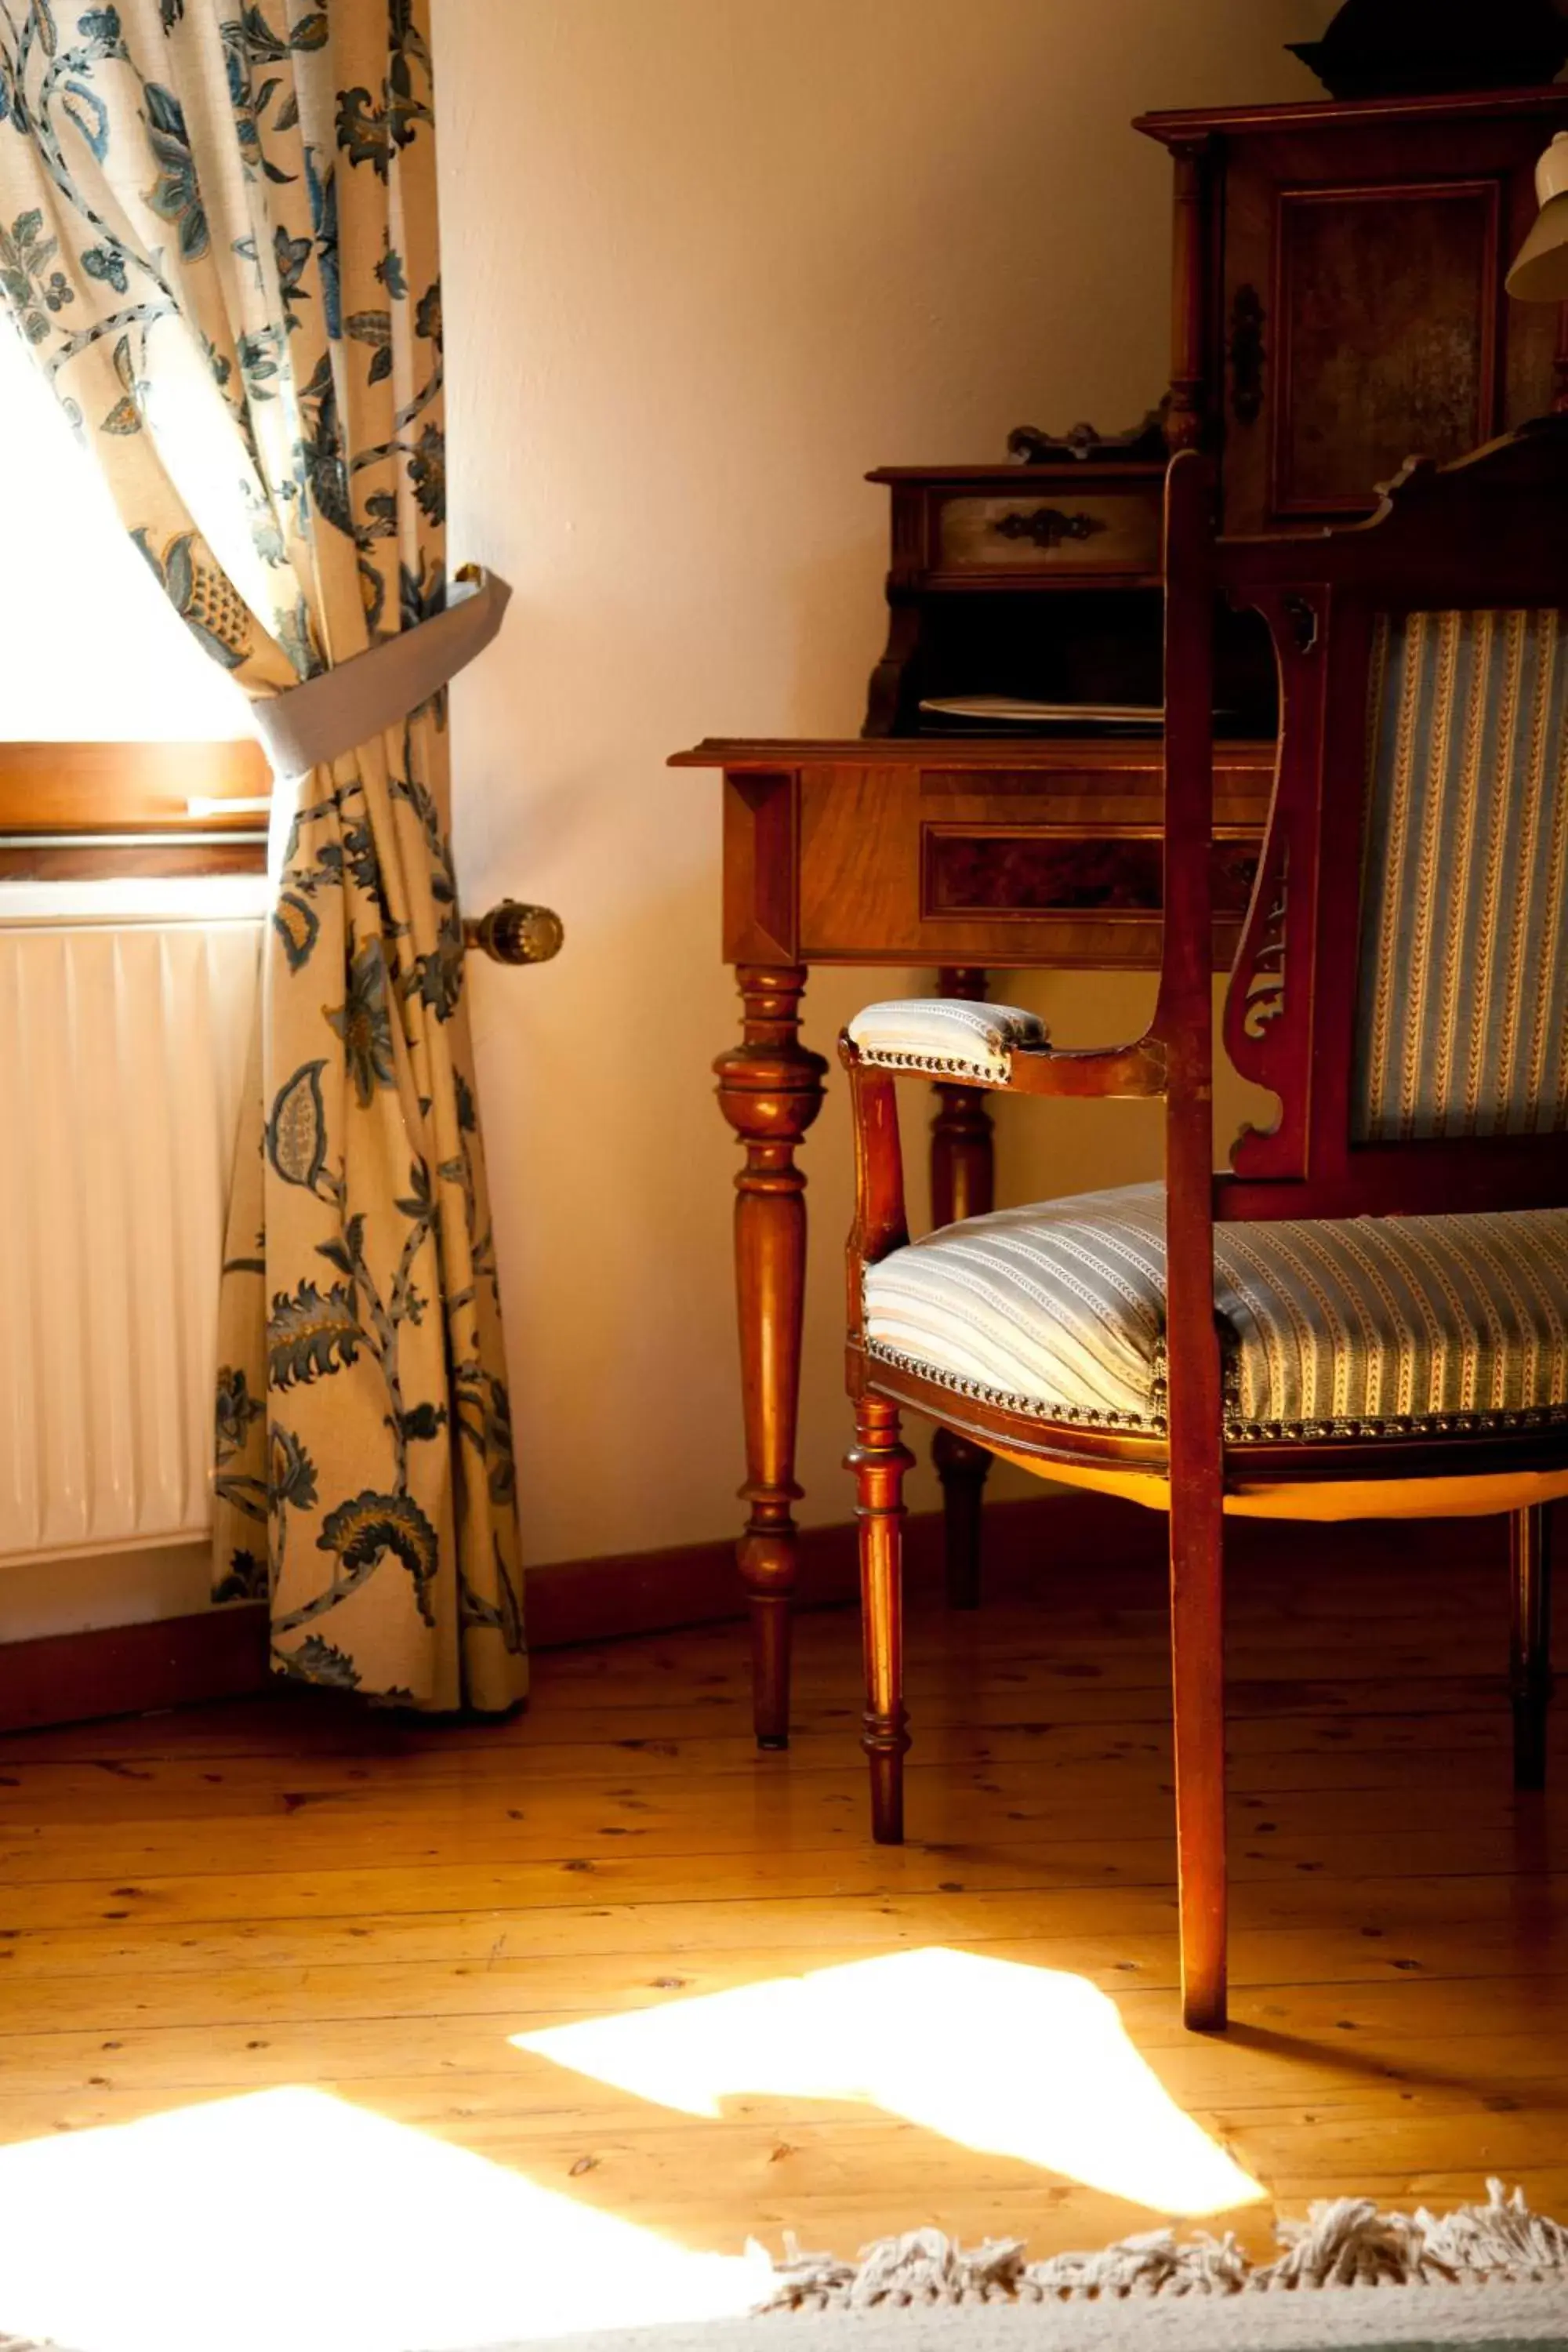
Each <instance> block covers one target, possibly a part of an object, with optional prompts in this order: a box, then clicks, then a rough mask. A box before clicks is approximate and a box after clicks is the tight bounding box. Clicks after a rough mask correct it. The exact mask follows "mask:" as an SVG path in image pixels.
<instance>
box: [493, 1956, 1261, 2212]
mask: <svg viewBox="0 0 1568 2352" xmlns="http://www.w3.org/2000/svg"><path fill="white" fill-rule="evenodd" d="M514 2038H515V2042H516V2046H517V2047H518V2048H519V2049H520V2050H527V2051H529V2052H531V2053H534V2054H535V2055H537V2056H540V2057H543V2058H550V2059H552V2060H553V2061H554V2062H555V2063H556V2064H557V2065H561V2066H569V2067H571V2068H573V2069H574V2071H575V2072H576V2073H578V2074H590V2075H592V2076H593V2077H594V2078H595V2080H596V2081H598V2082H601V2083H608V2084H615V2085H616V2087H617V2088H619V2089H621V2090H626V2091H630V2092H633V2093H635V2094H636V2095H637V2097H639V2098H643V2099H650V2100H654V2101H657V2102H658V2105H660V2106H666V2107H674V2108H678V2109H679V2110H680V2111H681V2112H682V2113H683V2114H685V2115H690V2116H717V2115H718V2114H720V2112H721V2108H720V2104H719V2103H720V2101H721V2099H722V2098H723V2097H724V2096H726V2095H739V2094H741V2093H743V2092H748V2091H749V2092H752V2093H755V2094H759V2095H772V2096H775V2097H781V2098H783V2097H794V2098H812V2099H839V2100H844V2099H854V2100H862V2101H865V2102H866V2103H867V2104H868V2105H872V2106H877V2107H881V2108H884V2109H886V2110H887V2111H888V2112H889V2114H892V2115H898V2116H907V2117H908V2118H909V2120H910V2122H911V2123H915V2124H920V2125H922V2126H924V2127H925V2128H926V2129H927V2130H928V2131H932V2132H939V2133H940V2134H941V2135H942V2137H943V2138H944V2139H951V2140H955V2141H957V2142H958V2144H959V2145H960V2146H961V2147H968V2148H974V2149H983V2150H984V2151H986V2152H987V2153H989V2154H991V2155H994V2156H1010V2157H1016V2158H1019V2159H1021V2160H1022V2161H1023V2162H1024V2163H1026V2164H1037V2165H1040V2166H1042V2167H1044V2168H1046V2169H1047V2170H1049V2171H1051V2172H1056V2173H1062V2174H1065V2175H1066V2176H1067V2177H1068V2179H1072V2180H1078V2181H1081V2182H1082V2183H1083V2184H1084V2185H1085V2186H1086V2187H1087V2188H1091V2189H1104V2190H1106V2191H1108V2192H1109V2193H1110V2195H1112V2196H1115V2197H1125V2198H1127V2199H1128V2200H1130V2201H1131V2203H1133V2204H1135V2205H1143V2206H1148V2207H1152V2209H1153V2210H1156V2211H1158V2212H1164V2213H1171V2214H1194V2213H1216V2212H1223V2211H1225V2210H1228V2209H1229V2208H1231V2207H1233V2206H1237V2205H1249V2204H1257V2203H1258V2202H1260V2201H1261V2200H1263V2199H1264V2198H1265V2197H1266V2195H1267V2191H1266V2190H1264V2189H1261V2188H1259V2186H1258V2182H1257V2181H1256V2180H1253V2179H1251V2178H1250V2177H1249V2176H1248V2175H1247V2173H1245V2172H1243V2171H1242V2170H1241V2168H1240V2167H1239V2166H1238V2165H1237V2164H1235V2163H1234V2162H1233V2161H1232V2159H1231V2158H1229V2157H1228V2156H1227V2155H1226V2153H1225V2150H1224V2149H1223V2148H1221V2147H1216V2146H1215V2142H1214V2141H1213V2140H1212V2139H1210V2138H1209V2137H1208V2135H1207V2133H1206V2132H1205V2131H1204V2130H1203V2129H1202V2128H1201V2126H1199V2125H1197V2124H1195V2123H1194V2122H1193V2120H1192V2118H1191V2117H1190V2116H1186V2115H1184V2114H1183V2112H1182V2110H1181V2108H1180V2107H1179V2106H1177V2105H1176V2104H1175V2101H1174V2100H1173V2098H1172V2097H1171V2096H1170V2094H1169V2093H1168V2092H1167V2091H1166V2090H1165V2088H1164V2086H1163V2084H1162V2083H1161V2081H1160V2079H1159V2077H1158V2076H1157V2075H1156V2074H1154V2073H1153V2071H1152V2068H1151V2067H1150V2066H1149V2065H1148V2064H1147V2063H1145V2061H1144V2060H1143V2059H1142V2057H1140V2055H1139V2053H1138V2052H1137V2051H1136V2050H1135V2049H1134V2048H1133V2046H1132V2043H1131V2042H1130V2041H1129V2039H1128V2037H1127V2032H1126V2030H1125V2028H1124V2027H1123V2025H1122V2022H1121V2017H1120V2016H1119V2015H1118V2013H1117V2010H1116V2005H1115V2003H1114V2002H1113V2001H1111V2000H1108V1999H1107V1998H1106V1996H1105V1994H1104V1993H1102V1992H1100V1990H1098V1989H1097V1987H1095V1986H1094V1985H1092V1984H1090V1983H1089V1981H1088V1979H1086V1978H1083V1977H1079V1976H1070V1975H1068V1974H1066V1973H1064V1972H1063V1971H1061V1970H1058V1969H1036V1968H1026V1967H1023V1966H1020V1965H1019V1964H1017V1963H1016V1962H1014V1961H1011V1960H991V1959H984V1958H980V1957H979V1956H978V1955H977V1954H974V1953H972V1952H956V1951H947V1950H944V1949H942V1948H941V1947H933V1948H930V1949H927V1950H924V1951H918V1952H898V1953H893V1954H890V1955H889V1956H888V1957H886V1958H879V1959H871V1960H856V1961H852V1962H850V1963H848V1964H847V1966H844V1967H841V1968H831V1969H816V1970H814V1971H813V1972H812V1973H811V1974H809V1975H807V1976H801V1977H780V1978H776V1979H773V1980H771V1981H770V1982H768V1983H765V1984H759V1985H748V1986H746V1987H744V1988H743V1989H742V1990H740V1991H736V1992H723V1993H710V1994H706V1995H703V1996H701V1997H700V1998H698V1999H696V2000H684V2001H677V2002H672V2003H671V2004H670V2005H669V2006H668V2008H661V2009H654V2010H633V2011H627V2012H626V2013H624V2014H623V2015H621V2016H619V2017H610V2018H604V2019H599V2020H595V2021H591V2022H589V2023H586V2024H582V2025H565V2026H556V2027H552V2028H551V2029H549V2030H548V2031H546V2032H541V2033H526V2034H518V2035H517V2036H515V2037H514ZM868 2185H869V2184H868ZM925 2218H926V2217H925V2216H923V2215H921V2214H919V2213H911V2214H910V2215H908V2216H907V2217H906V2219H907V2224H908V2226H910V2227H911V2228H912V2227H914V2226H916V2225H917V2224H918V2223H919V2222H921V2221H922V2220H923V2219H925Z"/></svg>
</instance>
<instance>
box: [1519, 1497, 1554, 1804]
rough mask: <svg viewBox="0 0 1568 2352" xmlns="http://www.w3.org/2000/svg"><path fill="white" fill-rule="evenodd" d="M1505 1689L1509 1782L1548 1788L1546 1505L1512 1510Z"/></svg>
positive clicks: (1548, 1543)
mask: <svg viewBox="0 0 1568 2352" xmlns="http://www.w3.org/2000/svg"><path fill="white" fill-rule="evenodd" d="M1551 1528H1552V1523H1551V1518H1550V1517H1549V1515H1548V1513H1547V1510H1546V1508H1545V1507H1544V1505H1542V1504H1540V1503H1535V1504H1532V1505H1531V1507H1529V1508H1528V1509H1526V1510H1522V1511H1515V1512H1514V1514H1513V1517H1512V1518H1511V1520H1510V1530H1511V1533H1512V1538H1513V1540H1512V1559H1511V1562H1510V1567H1511V1576H1510V1583H1511V1586H1512V1596H1513V1608H1512V1614H1511V1639H1510V1645H1509V1647H1510V1657H1509V1688H1510V1694H1511V1696H1512V1698H1513V1784H1514V1787H1515V1788H1516V1789H1544V1788H1545V1786H1546V1710H1547V1707H1548V1706H1549V1704H1550V1702H1551V1698H1552V1535H1551Z"/></svg>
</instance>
